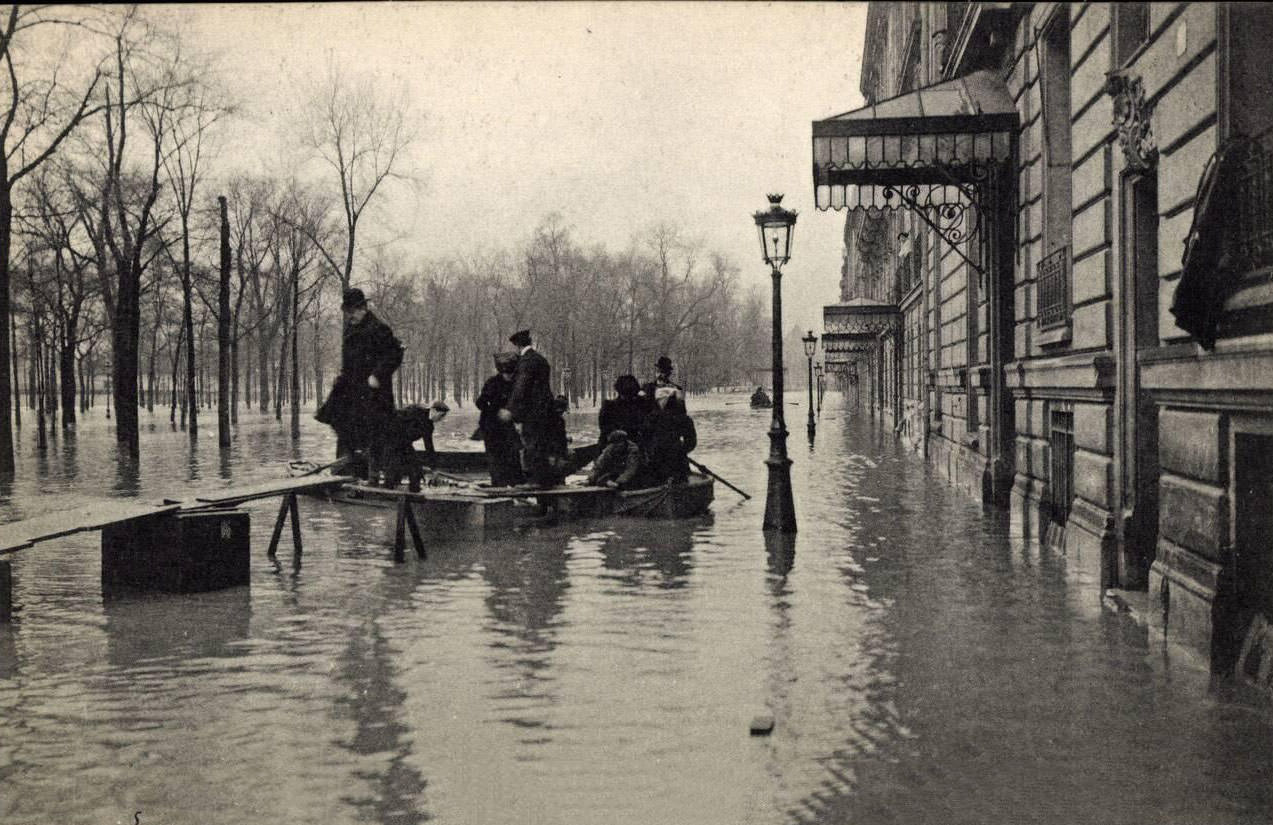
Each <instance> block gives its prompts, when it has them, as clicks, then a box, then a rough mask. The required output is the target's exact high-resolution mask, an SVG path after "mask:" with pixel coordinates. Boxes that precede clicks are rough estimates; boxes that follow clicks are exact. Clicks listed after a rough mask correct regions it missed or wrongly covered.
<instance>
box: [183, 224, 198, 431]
mask: <svg viewBox="0 0 1273 825" xmlns="http://www.w3.org/2000/svg"><path fill="white" fill-rule="evenodd" d="M182 246H183V247H184V248H185V249H184V253H185V254H184V260H183V264H182V269H181V326H182V329H183V330H184V331H185V336H186V399H185V408H184V412H183V416H182V417H183V418H186V420H187V421H188V422H189V427H190V437H191V438H195V437H196V436H198V434H199V405H198V398H197V396H196V391H197V388H196V387H195V360H194V359H195V354H194V308H193V306H192V303H193V297H194V296H193V295H191V293H192V292H193V291H194V289H193V287H192V285H191V283H190V238H189V237H188V236H186V237H183V238H182ZM187 416H188V418H187Z"/></svg>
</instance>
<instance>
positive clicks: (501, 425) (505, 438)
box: [475, 352, 526, 487]
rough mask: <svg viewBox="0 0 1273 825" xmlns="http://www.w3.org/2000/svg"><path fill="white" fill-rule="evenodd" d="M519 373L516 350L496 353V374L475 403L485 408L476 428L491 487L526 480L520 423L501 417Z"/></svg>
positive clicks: (479, 407)
mask: <svg viewBox="0 0 1273 825" xmlns="http://www.w3.org/2000/svg"><path fill="white" fill-rule="evenodd" d="M516 375H517V353H514V352H501V353H499V354H498V355H496V356H495V375H492V376H491V377H490V378H488V379H486V383H485V384H483V385H482V392H481V393H480V394H479V395H478V396H477V401H476V402H475V403H476V405H477V408H478V409H479V410H481V411H482V414H481V417H480V418H478V420H477V428H478V432H480V433H481V434H482V440H483V441H484V442H486V462H487V464H488V466H489V467H490V470H491V486H492V487H515V486H517V485H518V484H523V483H525V481H526V475H525V474H524V473H523V472H522V463H521V451H522V442H521V438H520V437H518V435H517V425H516V424H513V423H512V422H511V421H508V422H504V421H500V419H499V411H500V410H502V409H504V408H505V406H507V404H508V399H509V397H510V396H511V395H512V393H513V380H514V378H515V377H516Z"/></svg>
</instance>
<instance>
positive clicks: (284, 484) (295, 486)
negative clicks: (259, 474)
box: [187, 476, 355, 509]
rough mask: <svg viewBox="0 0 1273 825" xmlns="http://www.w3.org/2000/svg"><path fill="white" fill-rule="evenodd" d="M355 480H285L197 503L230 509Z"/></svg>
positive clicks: (229, 489)
mask: <svg viewBox="0 0 1273 825" xmlns="http://www.w3.org/2000/svg"><path fill="white" fill-rule="evenodd" d="M354 480H355V479H354V478H353V476H310V477H304V478H284V479H279V480H277V481H267V482H264V483H262V484H256V485H252V486H249V487H227V488H226V489H224V490H214V491H211V492H207V493H200V494H198V495H196V496H195V501H197V502H199V503H200V504H206V505H214V506H217V507H228V506H231V505H234V504H243V503H245V502H248V501H257V500H258V499H263V498H274V497H275V496H285V495H296V494H298V493H317V492H322V491H324V490H329V489H332V488H335V487H340V486H341V485H342V484H346V483H349V482H352V481H354ZM187 509H189V508H187Z"/></svg>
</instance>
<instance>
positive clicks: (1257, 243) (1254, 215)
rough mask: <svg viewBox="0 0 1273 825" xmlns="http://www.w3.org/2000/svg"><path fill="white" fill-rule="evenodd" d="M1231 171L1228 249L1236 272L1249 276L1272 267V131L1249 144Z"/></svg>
mask: <svg viewBox="0 0 1273 825" xmlns="http://www.w3.org/2000/svg"><path fill="white" fill-rule="evenodd" d="M1235 171H1236V174H1235V176H1234V180H1233V202H1232V204H1231V211H1230V215H1231V221H1230V223H1229V232H1231V233H1232V234H1231V235H1230V236H1229V239H1230V248H1231V249H1232V250H1233V255H1234V264H1236V265H1237V267H1238V269H1239V271H1241V272H1243V273H1251V272H1253V271H1255V270H1259V269H1263V268H1265V267H1268V266H1273V129H1268V130H1265V131H1264V132H1263V133H1261V134H1260V135H1257V136H1256V137H1255V138H1253V139H1251V140H1250V141H1249V147H1248V150H1247V151H1246V153H1245V154H1244V156H1243V158H1242V162H1241V164H1240V165H1239V166H1238V167H1237V169H1236V170H1235Z"/></svg>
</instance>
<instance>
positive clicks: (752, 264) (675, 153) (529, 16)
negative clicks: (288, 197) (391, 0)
mask: <svg viewBox="0 0 1273 825" xmlns="http://www.w3.org/2000/svg"><path fill="white" fill-rule="evenodd" d="M167 12H168V13H169V14H173V15H176V16H178V17H180V18H183V19H184V21H185V23H186V24H187V31H188V32H189V34H190V35H191V36H192V37H193V39H195V40H196V41H197V42H198V43H199V44H200V45H201V46H203V47H206V48H209V49H212V50H214V51H216V52H218V53H219V55H220V58H221V62H222V65H223V66H224V67H225V71H226V75H227V77H228V78H230V79H231V80H232V86H233V88H234V90H235V91H236V93H237V94H238V95H239V96H240V98H241V99H242V100H243V101H244V102H245V103H246V104H247V113H248V114H249V115H250V116H251V117H252V118H253V119H254V121H255V123H257V124H259V126H258V127H256V128H254V129H248V130H246V131H244V132H243V134H244V135H246V136H247V139H246V140H245V141H244V143H246V144H248V145H245V146H236V147H234V148H233V150H232V152H231V153H228V154H226V155H224V156H223V161H226V160H232V161H233V162H237V163H244V164H248V165H252V164H257V163H259V164H260V165H261V167H262V168H264V167H268V166H270V165H274V164H276V163H277V162H278V159H279V157H281V156H282V155H285V154H286V153H285V152H282V150H281V149H280V145H279V143H280V141H281V140H283V139H284V138H282V137H280V136H279V133H280V129H281V128H282V127H285V125H286V124H287V123H289V122H294V121H293V119H294V118H295V117H296V116H297V111H296V108H295V102H296V101H297V99H298V88H299V85H301V84H303V83H304V82H306V81H307V80H308V79H313V78H316V77H319V76H321V75H322V74H323V72H324V71H325V67H326V65H327V61H328V60H336V61H338V62H339V63H340V64H342V65H347V66H349V67H350V68H351V69H353V70H357V71H367V72H374V73H376V74H377V75H378V76H381V77H384V78H385V79H386V81H387V82H390V83H402V84H405V86H406V88H407V89H408V91H409V94H410V95H411V97H412V98H413V100H414V101H415V104H416V105H417V107H418V109H419V111H421V112H422V113H423V114H424V115H425V123H424V128H423V130H422V135H421V141H420V144H419V147H418V149H417V151H416V153H415V155H414V156H413V158H412V168H411V170H410V171H412V172H413V173H414V174H416V175H418V176H419V177H420V178H421V179H422V181H423V186H422V187H421V188H420V192H419V194H418V195H411V194H408V193H406V192H403V193H401V194H399V195H398V196H395V198H394V200H393V202H392V212H393V219H394V220H396V221H399V222H400V223H401V225H402V227H403V228H404V229H406V230H407V231H408V232H409V233H410V237H411V239H412V242H413V245H414V246H416V247H417V248H420V249H426V250H434V251H436V252H441V253H450V252H462V251H464V250H467V249H472V248H474V247H482V246H488V247H489V246H510V245H513V244H516V243H519V242H520V241H522V240H523V239H524V238H526V237H527V236H528V235H529V233H530V232H531V230H532V229H533V228H534V226H535V224H536V223H537V222H538V221H539V220H540V218H541V217H543V216H544V215H546V214H547V213H549V212H551V211H557V212H560V213H561V214H562V215H563V216H564V217H565V219H566V222H567V224H569V225H570V226H571V227H572V228H573V230H574V234H575V237H576V238H577V239H578V240H579V241H581V242H583V243H603V244H605V245H607V246H610V247H612V248H616V249H617V248H621V247H623V246H625V245H626V243H627V241H628V239H629V238H630V237H631V236H632V235H633V233H634V232H636V231H638V230H640V229H641V228H642V227H645V226H648V225H650V224H651V223H653V222H655V221H658V220H664V219H666V220H671V221H674V222H679V224H680V225H681V226H683V227H684V229H685V230H686V231H687V232H689V233H692V234H695V235H697V236H699V237H701V238H702V239H703V240H704V241H705V243H706V244H707V246H708V247H709V248H710V249H714V250H719V251H722V252H724V253H726V254H728V255H729V256H731V257H732V258H733V259H734V260H735V261H736V262H737V263H738V264H740V266H741V267H742V270H743V277H744V279H745V281H747V282H748V283H757V284H766V285H767V283H768V277H767V271H766V269H765V267H764V265H763V264H762V263H761V261H760V250H759V242H758V241H757V239H756V233H755V227H754V224H753V222H752V219H751V213H752V212H754V211H756V210H758V209H761V208H763V207H765V205H766V200H765V194H766V193H767V192H783V193H785V194H786V199H785V201H784V205H787V206H789V207H790V208H794V209H796V210H798V211H799V212H800V219H799V222H798V224H797V227H796V241H795V248H794V256H793V259H792V261H791V263H790V264H789V265H788V267H787V268H786V269H785V270H784V278H783V285H784V292H783V294H784V301H785V303H784V320H785V322H786V324H785V325H786V326H788V327H790V326H791V325H793V324H797V323H798V324H800V325H801V326H803V327H814V328H819V327H820V326H821V324H820V317H821V316H820V311H819V308H820V307H821V305H822V304H824V303H830V302H834V301H835V300H836V299H837V297H838V296H837V291H838V289H837V284H838V280H839V266H840V249H841V231H842V227H843V213H834V212H817V211H816V210H815V209H814V208H813V186H812V180H811V164H812V159H811V151H810V140H811V138H810V122H811V121H813V120H815V119H818V118H822V117H826V116H828V115H832V114H836V113H839V112H842V111H846V110H849V109H853V108H855V107H857V106H858V105H860V103H861V97H860V95H859V93H858V91H857V85H858V71H859V66H860V64H861V59H862V40H863V31H864V28H865V25H864V24H865V18H866V6H865V4H851V5H843V4H834V5H833V4H773V5H761V4H732V3H731V4H706V3H704V4H697V3H684V4H682V3H633V4H620V3H616V4H592V3H577V4H566V3H550V4H539V5H530V4H524V5H523V4H490V5H487V4H421V5H415V4H407V3H403V4H394V5H386V4H327V5H321V6H307V5H299V4H296V5H279V6H269V5H265V6H242V5H240V6H180V7H173V8H169V9H167ZM424 215H427V216H428V219H427V220H425V219H424V217H423V216H424ZM442 216H445V217H443V219H442V220H439V217H442ZM381 217H382V218H383V217H384V216H381Z"/></svg>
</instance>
